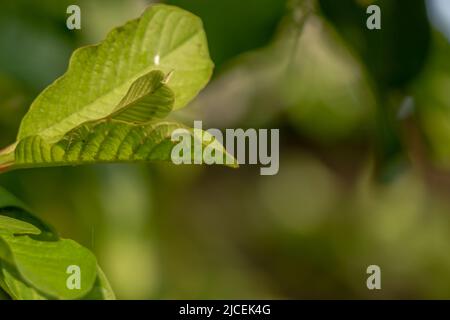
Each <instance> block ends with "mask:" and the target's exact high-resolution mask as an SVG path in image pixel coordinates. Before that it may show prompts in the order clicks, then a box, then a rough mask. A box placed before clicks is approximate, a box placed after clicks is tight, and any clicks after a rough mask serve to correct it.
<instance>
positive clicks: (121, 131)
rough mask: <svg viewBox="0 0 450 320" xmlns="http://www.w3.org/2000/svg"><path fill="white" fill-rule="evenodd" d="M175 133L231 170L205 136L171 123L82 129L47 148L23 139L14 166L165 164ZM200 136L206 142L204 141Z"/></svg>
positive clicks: (96, 124)
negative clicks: (179, 132) (179, 131)
mask: <svg viewBox="0 0 450 320" xmlns="http://www.w3.org/2000/svg"><path fill="white" fill-rule="evenodd" d="M177 129H184V130H186V131H187V132H189V133H190V134H191V137H192V139H196V140H197V141H200V143H201V144H202V145H203V146H209V145H210V144H212V145H211V147H212V148H214V149H215V150H216V152H218V153H220V155H221V157H222V158H223V159H228V164H230V165H231V166H235V164H236V161H235V160H234V158H233V157H232V156H231V155H229V154H228V153H227V151H226V150H225V149H224V147H223V146H222V145H221V144H220V143H219V142H218V141H217V140H214V139H213V138H211V137H210V135H208V134H207V133H206V132H203V131H200V133H198V132H196V131H195V130H193V129H188V128H186V127H184V126H183V125H180V124H178V123H173V122H156V123H149V124H145V125H134V124H129V123H123V122H119V121H115V120H106V121H97V122H92V123H88V124H85V125H82V126H80V127H79V128H76V129H75V130H73V131H71V132H70V133H68V134H67V135H66V136H65V137H64V138H63V139H62V140H61V141H59V142H57V143H55V144H49V143H47V142H46V141H45V140H44V139H42V138H41V137H39V136H33V137H28V138H25V139H23V140H22V141H21V142H20V143H19V144H18V146H17V148H16V166H17V167H18V168H21V167H39V166H65V165H81V164H90V163H112V162H140V161H168V160H171V159H172V158H171V153H172V148H173V147H174V145H175V144H176V143H178V142H177V141H172V133H173V132H174V131H175V130H177ZM201 133H203V135H205V136H208V137H209V138H210V139H208V140H207V139H204V138H203V137H201ZM200 139H201V140H200ZM192 149H194V148H192ZM199 157H202V155H199ZM172 160H173V159H172ZM224 163H226V161H224Z"/></svg>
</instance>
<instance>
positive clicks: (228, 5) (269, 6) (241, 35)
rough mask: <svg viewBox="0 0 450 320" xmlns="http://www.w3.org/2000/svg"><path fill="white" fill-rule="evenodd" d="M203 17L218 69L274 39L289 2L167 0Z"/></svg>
mask: <svg viewBox="0 0 450 320" xmlns="http://www.w3.org/2000/svg"><path fill="white" fill-rule="evenodd" d="M165 2H166V3H168V4H173V5H176V6H180V7H182V8H184V9H186V10H189V11H191V12H193V13H194V14H197V15H198V16H200V17H201V18H202V20H203V22H204V24H205V30H206V34H207V35H208V40H209V47H210V49H211V55H212V57H213V60H214V62H215V63H216V65H217V66H219V67H220V66H221V65H222V64H223V63H224V62H226V61H227V60H229V59H230V58H233V57H235V56H236V55H238V54H240V53H243V52H245V51H249V50H252V49H255V48H259V47H262V46H264V45H265V44H267V43H268V42H269V41H270V40H271V39H272V37H273V35H274V33H275V31H276V28H277V26H278V24H279V22H280V20H281V18H282V17H283V15H284V14H285V12H286V3H287V1H286V0H245V1H241V0H214V1H211V0H195V1H192V0H167V1H165Z"/></svg>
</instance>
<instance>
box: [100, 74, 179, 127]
mask: <svg viewBox="0 0 450 320" xmlns="http://www.w3.org/2000/svg"><path fill="white" fill-rule="evenodd" d="M165 81H166V79H165V77H164V73H162V72H161V71H152V72H150V73H149V74H146V75H145V76H142V77H140V78H139V79H137V80H136V81H135V82H134V83H133V84H132V85H131V87H130V89H129V90H128V93H127V94H126V96H125V97H124V98H123V99H122V101H120V103H119V106H118V107H117V109H116V111H114V113H113V114H112V115H110V116H108V118H112V119H114V120H120V121H124V122H129V123H145V122H149V121H150V120H152V119H155V118H157V119H163V118H164V117H165V116H167V115H168V114H169V113H170V111H171V110H172V107H173V103H174V101H175V98H174V94H173V92H172V90H171V89H169V87H168V86H166V85H165V83H164V82H165Z"/></svg>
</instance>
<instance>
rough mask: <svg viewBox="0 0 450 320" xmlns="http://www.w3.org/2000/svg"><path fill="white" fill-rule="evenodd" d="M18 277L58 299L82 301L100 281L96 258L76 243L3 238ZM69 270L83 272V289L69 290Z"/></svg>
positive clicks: (60, 240) (13, 237) (21, 237)
mask: <svg viewBox="0 0 450 320" xmlns="http://www.w3.org/2000/svg"><path fill="white" fill-rule="evenodd" d="M2 238H3V240H4V241H5V242H6V243H7V244H8V245H9V248H10V250H11V253H12V256H13V260H14V263H15V266H16V268H17V271H18V273H19V274H20V275H21V276H22V277H23V279H24V280H25V281H26V282H27V284H29V285H32V286H33V287H34V288H36V289H38V290H39V291H42V292H45V293H46V294H48V295H50V296H52V297H55V298H58V299H79V298H82V297H83V296H84V295H86V294H87V293H89V292H90V291H91V289H92V287H93V285H94V282H95V280H96V278H97V261H96V259H95V256H94V255H93V254H92V253H91V252H90V251H89V250H87V249H85V248H84V247H82V246H80V245H79V244H77V243H76V242H74V241H72V240H66V239H58V240H57V241H42V240H37V239H36V240H35V239H33V238H31V237H30V236H3V235H2ZM69 266H78V267H79V268H80V270H81V272H80V274H81V276H80V282H81V286H80V289H70V288H68V286H67V284H66V281H67V279H68V277H69V274H68V273H67V269H68V267H69Z"/></svg>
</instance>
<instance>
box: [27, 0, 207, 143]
mask: <svg viewBox="0 0 450 320" xmlns="http://www.w3.org/2000/svg"><path fill="white" fill-rule="evenodd" d="M212 69H213V63H212V62H211V60H210V58H209V52H208V46H207V41H206V35H205V32H204V30H203V25H202V22H201V20H200V19H199V18H198V17H196V16H194V15H192V14H191V13H189V12H187V11H184V10H182V9H179V8H176V7H172V6H167V5H153V6H151V7H149V8H148V9H147V10H146V11H145V12H144V14H143V15H142V17H141V18H140V19H136V20H132V21H130V22H128V23H127V24H125V25H124V26H122V27H119V28H117V29H114V30H112V31H111V32H110V33H109V34H108V36H107V37H106V39H105V40H104V41H103V42H102V43H101V44H100V45H97V46H88V47H84V48H81V49H78V50H76V51H75V53H74V54H73V56H72V58H71V61H70V63H69V68H68V71H67V73H66V74H65V75H64V76H62V77H61V78H59V79H58V80H56V81H55V82H54V83H53V84H52V85H50V86H49V87H48V88H47V89H46V90H44V91H43V92H42V93H41V94H40V95H39V96H38V97H37V99H36V100H35V101H34V102H33V104H32V106H31V108H30V110H29V112H28V113H27V114H26V116H25V117H24V119H23V121H22V124H21V127H20V131H19V134H18V140H21V139H23V138H26V137H30V136H37V135H39V136H41V137H42V138H43V139H45V140H47V141H48V142H50V143H54V142H56V141H58V140H60V139H61V138H62V137H63V136H64V135H65V134H66V133H67V132H69V131H70V130H72V129H74V128H76V127H78V126H80V125H81V124H83V123H85V122H87V121H92V120H98V119H102V118H105V117H108V116H109V115H110V114H111V113H113V112H114V111H115V109H116V106H118V105H119V104H120V102H121V101H123V100H122V99H123V97H124V96H125V95H126V93H127V92H128V91H129V88H130V86H132V84H133V83H134V82H135V81H136V80H137V79H139V78H140V77H142V76H144V75H146V74H148V73H149V72H151V71H153V70H161V71H162V72H163V73H164V74H168V73H170V72H172V73H173V74H172V76H171V79H170V87H171V89H172V90H173V92H174V96H175V104H174V109H178V108H181V107H184V106H185V105H186V104H187V103H188V102H189V101H191V100H192V99H193V98H194V97H195V96H196V95H197V94H198V92H199V91H200V90H201V89H202V88H203V87H204V86H205V85H206V84H207V82H208V80H209V78H210V76H211V74H212ZM122 116H123V115H122Z"/></svg>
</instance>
